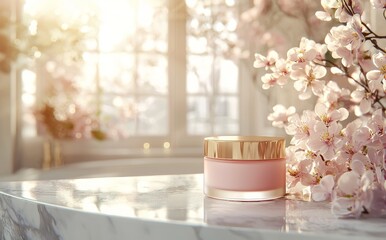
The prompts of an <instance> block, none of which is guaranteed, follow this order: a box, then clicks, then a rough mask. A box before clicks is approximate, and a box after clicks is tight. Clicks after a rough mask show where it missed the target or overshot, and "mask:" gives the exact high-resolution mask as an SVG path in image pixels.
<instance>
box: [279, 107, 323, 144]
mask: <svg viewBox="0 0 386 240" xmlns="http://www.w3.org/2000/svg"><path fill="white" fill-rule="evenodd" d="M315 118H316V115H315V113H314V112H312V111H304V112H303V114H302V116H301V117H299V115H298V114H294V115H292V116H291V117H289V118H288V122H289V124H288V126H287V127H286V128H285V130H286V132H287V134H289V135H294V136H293V138H292V139H291V144H294V145H297V146H298V147H300V148H303V149H305V148H306V142H307V141H308V139H309V137H310V136H311V134H312V133H313V131H314V130H313V126H314V125H315V123H316V120H315Z"/></svg>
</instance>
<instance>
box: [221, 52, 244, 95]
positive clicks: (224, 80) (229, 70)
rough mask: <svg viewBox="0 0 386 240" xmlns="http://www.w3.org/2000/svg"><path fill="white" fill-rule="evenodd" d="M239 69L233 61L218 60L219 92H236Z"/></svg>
mask: <svg viewBox="0 0 386 240" xmlns="http://www.w3.org/2000/svg"><path fill="white" fill-rule="evenodd" d="M238 74H239V70H238V67H237V65H236V63H235V62H234V61H231V60H227V59H222V61H220V77H219V78H220V81H219V92H221V93H237V92H238V88H239V82H238V78H239V76H238Z"/></svg>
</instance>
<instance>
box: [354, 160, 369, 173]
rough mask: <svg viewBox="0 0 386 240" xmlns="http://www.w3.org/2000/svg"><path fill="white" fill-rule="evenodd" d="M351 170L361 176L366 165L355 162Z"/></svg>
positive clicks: (358, 161)
mask: <svg viewBox="0 0 386 240" xmlns="http://www.w3.org/2000/svg"><path fill="white" fill-rule="evenodd" d="M350 168H351V169H352V170H353V171H354V172H356V173H357V174H359V175H362V174H363V173H364V172H365V171H366V168H365V165H364V164H363V163H362V161H360V160H353V161H352V162H351V164H350Z"/></svg>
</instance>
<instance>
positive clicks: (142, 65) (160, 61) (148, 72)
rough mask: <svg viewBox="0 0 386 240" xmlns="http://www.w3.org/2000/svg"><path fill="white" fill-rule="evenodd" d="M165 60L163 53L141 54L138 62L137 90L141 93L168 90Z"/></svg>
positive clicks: (165, 91)
mask: <svg viewBox="0 0 386 240" xmlns="http://www.w3.org/2000/svg"><path fill="white" fill-rule="evenodd" d="M167 66H168V64H167V60H166V57H165V56H163V55H158V54H141V55H140V56H139V63H138V75H137V81H138V88H139V89H138V90H139V91H140V92H141V93H162V94H166V93H167V91H168V78H167V70H168V69H167Z"/></svg>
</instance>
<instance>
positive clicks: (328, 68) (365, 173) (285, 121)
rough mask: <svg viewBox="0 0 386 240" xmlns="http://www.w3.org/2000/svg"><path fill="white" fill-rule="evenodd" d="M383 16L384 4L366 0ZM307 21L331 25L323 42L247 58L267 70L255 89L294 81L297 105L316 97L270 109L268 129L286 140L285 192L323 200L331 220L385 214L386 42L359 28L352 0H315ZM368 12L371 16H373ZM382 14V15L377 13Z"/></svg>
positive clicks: (362, 22)
mask: <svg viewBox="0 0 386 240" xmlns="http://www.w3.org/2000/svg"><path fill="white" fill-rule="evenodd" d="M370 2H371V7H372V8H374V9H375V10H376V11H379V12H381V11H383V15H384V14H385V11H386V1H385V0H371V1H370ZM321 5H322V7H323V9H324V11H317V12H316V13H315V16H316V17H317V18H319V19H320V20H322V21H329V22H332V23H334V24H335V26H333V27H332V28H331V29H330V30H329V33H328V34H327V35H326V36H325V39H324V43H317V42H315V41H313V40H310V39H307V38H302V39H301V42H300V45H299V47H293V48H291V49H289V50H288V52H287V56H286V58H281V57H279V54H278V53H277V52H276V51H273V50H272V51H270V52H269V53H268V55H267V56H263V55H261V54H258V53H257V54H256V55H255V62H254V67H256V68H264V69H265V70H266V71H268V72H267V73H266V74H265V75H263V76H262V78H261V81H262V88H263V89H270V88H272V87H274V86H276V85H278V86H284V85H286V84H287V83H288V82H289V81H293V82H294V85H293V86H294V88H295V89H296V90H297V91H298V92H299V98H300V99H301V100H309V99H311V97H313V96H316V98H317V100H316V104H315V108H314V109H313V110H305V111H303V113H302V114H301V115H299V114H298V113H296V109H295V107H293V106H291V107H289V108H286V107H285V106H283V105H280V104H279V105H276V106H274V108H273V110H274V112H273V113H271V114H270V115H269V116H268V119H269V120H270V121H272V124H273V126H276V127H284V128H285V131H286V133H287V134H289V135H292V136H293V137H292V140H291V145H290V146H289V147H288V148H287V157H288V159H287V188H288V192H289V193H291V194H300V195H301V196H302V197H306V195H308V194H310V196H311V198H312V200H314V201H331V209H332V213H333V214H334V215H336V216H339V217H360V216H361V215H363V214H370V215H373V216H379V215H385V214H386V154H385V148H386V134H385V131H386V121H385V113H386V98H385V93H386V50H385V48H384V47H382V46H381V44H382V39H386V36H382V35H379V34H377V33H376V32H375V31H374V30H373V28H372V26H371V25H370V24H369V23H367V22H366V18H365V15H366V14H365V11H364V6H363V3H362V2H361V1H360V0H321ZM375 10H374V11H375ZM384 16H385V15H384Z"/></svg>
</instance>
